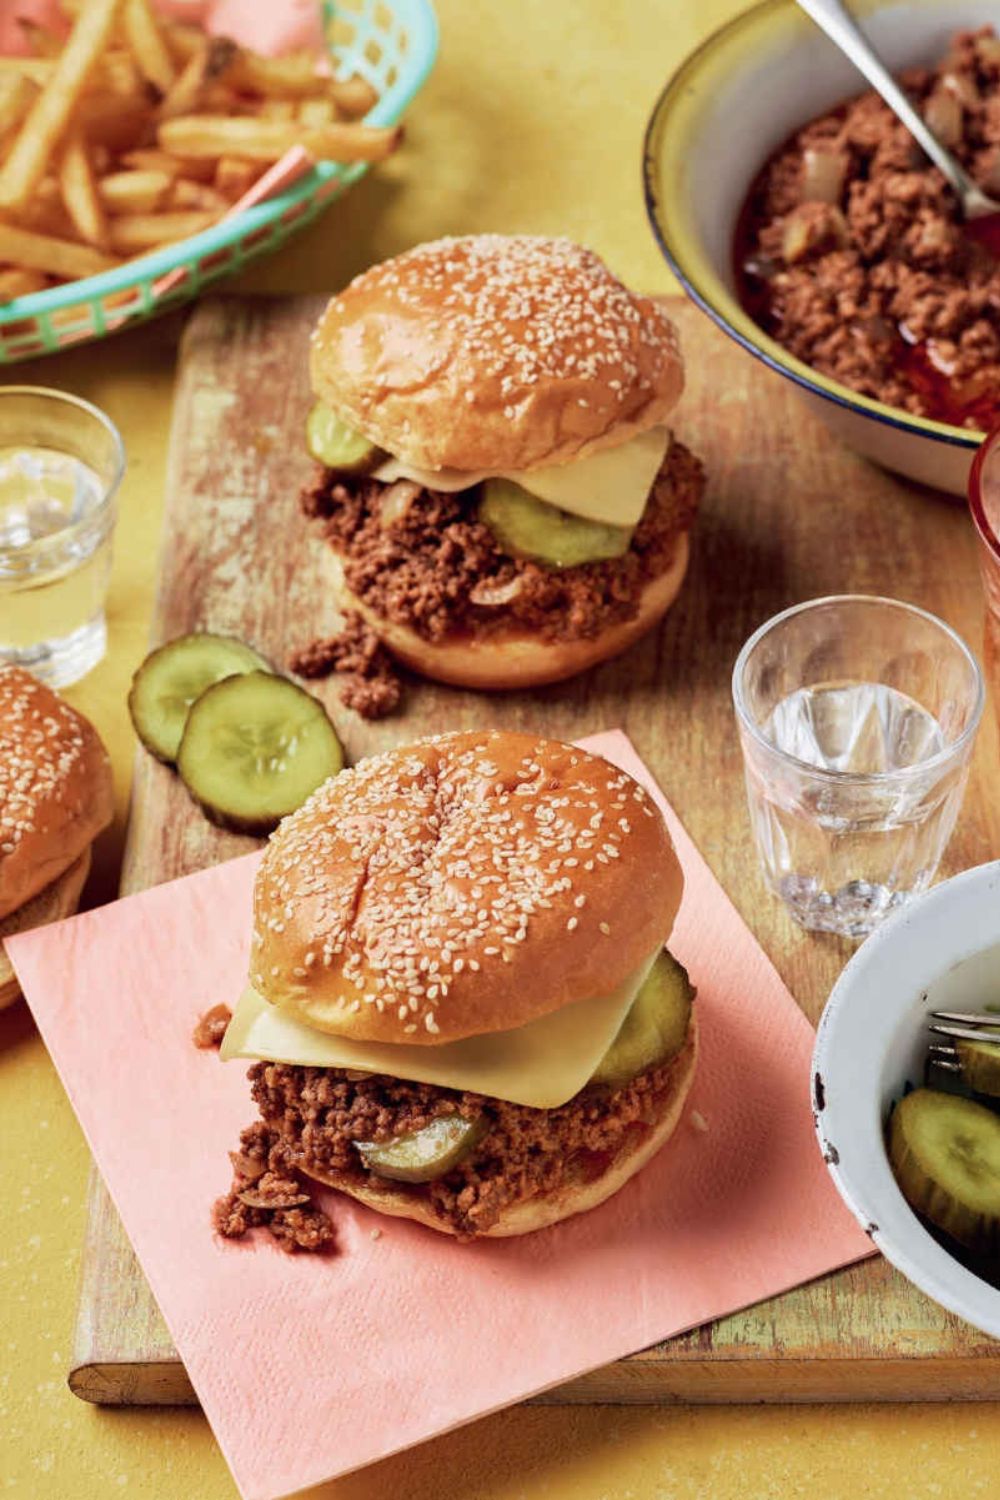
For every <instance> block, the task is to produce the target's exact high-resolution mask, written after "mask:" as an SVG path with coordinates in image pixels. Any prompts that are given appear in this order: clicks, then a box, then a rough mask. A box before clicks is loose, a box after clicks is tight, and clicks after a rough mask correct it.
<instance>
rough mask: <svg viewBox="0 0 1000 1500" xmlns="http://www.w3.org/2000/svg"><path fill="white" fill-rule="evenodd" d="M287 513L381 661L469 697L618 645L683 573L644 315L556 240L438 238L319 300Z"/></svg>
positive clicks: (665, 348) (673, 484)
mask: <svg viewBox="0 0 1000 1500" xmlns="http://www.w3.org/2000/svg"><path fill="white" fill-rule="evenodd" d="M310 369H311V375H312V383H313V388H314V390H315V393H316V396H317V398H318V399H317V404H316V406H315V407H314V408H313V411H312V413H311V415H310V417H309V421H308V424H307V436H308V441H309V447H310V450H311V452H312V453H313V455H314V456H315V457H316V458H317V459H318V460H319V463H320V469H319V471H318V472H317V475H316V477H315V480H314V481H313V482H312V483H311V484H310V485H309V486H307V488H306V490H305V492H304V495H303V505H304V508H305V510H306V513H307V514H308V515H309V516H311V517H314V518H316V519H318V520H319V521H321V522H322V527H323V532H324V535H325V539H326V542H327V544H328V553H327V556H328V559H329V562H330V570H331V575H332V578H333V585H334V588H335V590H336V593H337V596H338V599H339V601H340V603H341V604H342V605H343V606H344V608H345V609H347V610H349V611H351V612H353V613H356V614H358V615H360V616H361V617H362V618H363V619H364V620H365V621H366V622H367V624H368V625H369V626H370V627H371V628H372V629H373V630H374V631H375V633H376V635H377V636H378V638H379V639H380V640H381V641H382V642H383V644H384V645H385V646H386V647H388V649H389V650H390V651H391V652H392V654H393V655H394V656H396V657H397V658H398V659H399V660H400V661H402V662H404V663H406V664H407V665H409V666H411V667H413V668H415V669H416V670H417V671H419V672H422V673H423V674H425V675H426V676H428V677H433V678H437V679H439V680H440V681H443V682H451V683H456V684H460V685H464V686H468V687H477V688H511V687H525V686H530V685H532V684H539V683H544V682H554V681H557V680H559V679H561V678H564V677H569V676H572V675H573V674H574V673H576V672H580V671H582V670H583V669H584V668H586V667H589V666H592V665H593V664H595V663H596V662H599V661H603V660H605V659H606V658H607V657H610V656H614V655H616V654H617V653H618V652H621V651H623V650H625V649H626V647H628V646H630V645H631V644H632V643H633V642H634V641H635V640H637V639H638V638H639V636H641V635H642V634H644V633H645V632H646V631H647V630H649V628H650V627H651V626H652V625H653V624H654V623H655V622H656V621H657V620H659V618H660V617H661V616H662V615H663V613H664V611H665V610H666V609H667V607H668V606H669V605H670V604H671V603H672V602H673V600H674V598H675V596H676V594H677V592H678V589H679V588H680V586H681V582H682V580H683V577H684V573H685V570H686V568H687V561H688V530H689V528H690V526H691V522H692V519H693V517H694V513H695V510H696V508H697V505H698V502H699V499H700V496H701V492H702V488H703V474H702V468H701V465H700V463H699V462H698V460H697V459H695V458H694V457H693V456H692V455H691V453H690V452H689V451H688V450H687V448H685V447H684V446H683V444H681V443H680V442H677V441H676V440H675V439H674V437H673V435H672V433H671V430H670V426H669V423H670V419H671V416H672V414H673V410H674V407H675V405H676V403H677V400H678V398H679V396H680V394H681V391H682V388H683V383H684V376H683V361H682V358H681V352H680V348H679V345H678V341H677V334H676V331H675V329H674V326H673V324H672V323H671V321H670V319H669V318H668V317H667V315H666V313H665V312H664V311H663V309H662V307H660V306H658V305H657V304H656V303H654V302H652V301H650V300H649V299H648V298H645V297H638V296H635V295H633V293H631V292H630V291H628V290H627V288H626V287H624V286H623V285H622V284H621V282H620V281H618V280H617V279H616V278H615V277H614V276H613V275H612V274H611V272H610V271H609V270H608V269H607V267H606V266H605V265H604V264H603V262H602V261H601V260H600V259H599V258H598V257H597V256H596V255H595V254H593V253H592V252H591V251H589V250H585V249H583V248H581V247H580V246H578V245H574V244H571V243H570V242H569V241H568V240H554V239H543V238H535V237H529V236H514V237H507V236H503V235H478V236H470V237H467V238H461V239H443V240H437V241H435V242H433V243H431V244H425V245H419V246H417V247H416V249H413V250H410V251H408V252H407V253H406V254H404V255H401V256H398V257H397V258H396V259H394V260H390V261H386V262H385V263H384V264H382V265H378V266H375V267H373V268H372V269H371V270H369V271H366V272H365V273H364V274H363V275H361V276H359V277H357V278H356V279H355V280H354V281H353V282H351V284H350V285H349V286H348V287H347V288H346V289H345V290H344V291H343V292H341V293H340V294H339V295H338V296H336V297H334V298H333V300H332V301H331V302H330V304H329V306H328V308H327V309H326V312H325V313H324V315H323V317H322V318H321V319H320V321H319V324H318V326H317V328H316V330H315V332H314V335H313V340H312V350H311V363H310Z"/></svg>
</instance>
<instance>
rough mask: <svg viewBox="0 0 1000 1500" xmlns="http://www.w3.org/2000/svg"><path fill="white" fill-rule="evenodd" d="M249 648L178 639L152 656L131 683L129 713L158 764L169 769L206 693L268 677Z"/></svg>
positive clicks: (215, 638)
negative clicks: (250, 676) (238, 679)
mask: <svg viewBox="0 0 1000 1500" xmlns="http://www.w3.org/2000/svg"><path fill="white" fill-rule="evenodd" d="M269 670H270V666H269V664H268V663H267V662H266V661H265V660H264V658H263V657H262V656H261V655H259V653H258V652H256V651H254V650H253V649H252V648H251V647H250V646H245V645H244V644H243V642H242V641H237V640H233V638H232V637H231V636H227V635H206V634H204V633H200V634H195V635H182V636H179V637H178V639H177V640H175V641H170V642H169V643H168V644H167V645H166V646H160V647H159V649H158V650H156V651H151V652H150V654H149V655H148V656H147V657H146V660H145V661H144V662H143V663H142V666H141V667H140V668H139V670H138V671H137V672H136V674H135V676H134V677H133V678H132V690H131V692H130V693H129V695H128V711H129V713H130V714H131V716H132V723H133V724H134V726H135V732H136V734H137V735H138V736H139V738H140V740H141V741H142V743H143V744H144V745H145V747H146V749H147V750H149V751H150V752H151V754H153V755H155V756H156V758H157V760H162V761H165V762H166V764H167V765H168V766H169V765H173V763H174V761H175V760H176V759H177V750H178V747H179V746H180V742H181V736H182V735H183V733H184V725H185V723H186V722H187V716H188V713H189V712H190V709H191V705H192V703H194V701H195V699H196V698H200V697H201V695H202V693H203V692H204V691H205V689H206V688H209V687H211V686H212V684H213V683H215V682H219V681H221V679H222V678H223V677H232V676H233V675H234V674H235V673H238V672H255V671H261V672H267V671H269Z"/></svg>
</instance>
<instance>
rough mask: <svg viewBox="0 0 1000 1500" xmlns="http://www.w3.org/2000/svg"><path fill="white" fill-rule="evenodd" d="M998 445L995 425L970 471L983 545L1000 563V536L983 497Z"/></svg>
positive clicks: (974, 514)
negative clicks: (987, 468) (992, 458)
mask: <svg viewBox="0 0 1000 1500" xmlns="http://www.w3.org/2000/svg"><path fill="white" fill-rule="evenodd" d="M998 446H1000V427H993V428H991V430H990V431H989V432H988V433H987V434H986V436H985V437H984V439H983V441H982V443H981V444H980V445H979V447H978V448H977V450H976V456H975V458H974V459H973V460H972V468H971V469H970V471H969V510H970V512H971V514H972V519H973V522H974V524H975V527H976V530H977V531H978V532H979V537H980V540H981V541H982V543H983V546H984V547H986V549H987V550H988V551H989V552H990V554H991V555H992V557H993V560H994V562H996V563H997V564H1000V536H997V532H996V528H995V527H994V526H993V524H992V522H991V521H990V519H989V517H988V516H987V514H986V505H985V503H984V498H983V488H984V483H983V476H984V473H985V469H986V465H987V463H988V462H989V460H990V458H991V456H992V454H993V452H994V449H996V448H997V447H998ZM998 491H1000V485H998Z"/></svg>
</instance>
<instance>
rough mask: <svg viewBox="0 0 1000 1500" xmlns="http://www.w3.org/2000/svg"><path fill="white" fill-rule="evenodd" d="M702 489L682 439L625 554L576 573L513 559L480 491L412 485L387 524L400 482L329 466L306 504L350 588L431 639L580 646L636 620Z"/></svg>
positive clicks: (314, 484)
mask: <svg viewBox="0 0 1000 1500" xmlns="http://www.w3.org/2000/svg"><path fill="white" fill-rule="evenodd" d="M704 482H705V481H704V472H703V469H702V465H701V464H700V462H699V461H698V459H696V458H695V457H694V456H693V455H692V454H691V453H690V452H689V451H688V449H687V448H685V447H684V445H683V444H682V443H677V442H674V443H672V444H671V445H670V448H669V449H668V451H667V456H666V458H665V459H664V462H663V467H662V468H661V469H660V472H659V474H658V475H657V477H656V480H655V481H654V483H653V488H652V491H651V493H650V498H649V501H648V502H647V505H646V510H645V513H644V514H643V517H642V520H641V521H640V523H639V525H638V526H637V527H636V530H635V534H634V536H633V538H632V545H631V547H630V548H629V550H628V552H627V553H626V554H625V556H624V557H620V558H615V559H614V560H613V561H610V562H597V563H585V564H583V565H581V566H579V567H575V568H549V567H546V566H545V565H544V564H543V563H537V562H532V561H530V560H529V559H526V558H515V557H510V556H508V555H507V554H506V553H505V552H503V550H502V549H501V547H500V545H499V543H498V542H497V540H496V538H495V537H494V535H493V533H492V531H490V529H489V527H488V526H485V525H483V524H482V522H480V521H479V520H478V519H477V515H476V506H477V503H478V499H479V491H478V489H476V488H473V489H468V490H461V491H459V492H458V493H456V494H443V493H441V492H440V491H437V490H426V489H420V488H419V487H417V486H414V487H413V492H412V494H411V495H410V496H409V498H408V502H407V504H406V505H405V506H404V507H402V508H401V510H400V511H399V512H398V513H394V514H393V516H392V518H391V519H390V520H386V518H385V517H384V516H383V515H381V500H382V497H383V495H384V494H385V492H386V490H387V489H389V488H391V486H386V485H385V484H383V483H381V482H380V481H379V480H377V479H372V478H370V477H369V478H356V479H342V478H338V477H336V476H335V475H334V474H333V473H332V472H331V471H330V470H328V469H322V468H320V469H317V471H316V475H315V477H314V479H313V480H312V482H311V483H310V484H308V485H307V486H306V487H305V489H304V490H303V493H302V502H301V503H302V508H303V510H304V512H305V514H306V515H307V516H309V517H310V518H312V519H315V520H318V521H320V522H321V523H322V526H323V530H324V534H325V536H326V539H327V541H328V542H329V544H330V546H331V547H333V549H334V551H335V552H337V553H338V554H339V555H340V557H341V559H342V561H343V566H344V578H345V581H346V583H347V586H348V588H349V589H351V591H352V592H353V593H354V594H355V595H356V596H357V597H358V598H359V599H361V600H363V601H364V603H366V604H368V605H370V606H371V608H372V609H374V610H375V611H376V612H377V613H378V614H379V615H381V616H383V618H385V619H387V620H392V621H396V622H397V623H399V624H402V625H406V626H408V627H409V628H410V629H411V630H414V631H416V633H417V634H418V635H420V636H422V637H423V638H424V639H425V640H428V641H441V640H443V639H444V638H445V637H446V636H449V635H451V634H453V633H457V634H464V633H468V634H472V635H475V636H479V637H482V636H490V635H493V634H501V635H502V634H503V633H504V632H505V631H509V630H510V629H511V627H512V626H513V627H514V628H516V629H519V630H524V629H530V630H531V631H532V632H533V633H535V634H536V635H537V636H538V637H539V638H540V639H542V640H581V639H589V638H592V637H593V636H595V635H598V634H600V632H601V631H602V630H605V629H606V628H607V627H608V626H609V625H614V624H617V623H619V622H621V621H625V620H630V619H634V618H635V616H636V614H637V613H638V607H639V598H640V596H641V594H642V590H643V588H644V587H645V586H646V584H647V583H649V582H650V580H651V579H653V578H655V577H657V576H658V575H659V574H660V573H662V572H664V571H665V569H666V568H667V567H669V565H670V563H671V561H672V560H673V557H674V554H675V552H676V548H677V545H678V540H679V537H680V535H681V533H682V532H685V531H687V530H688V529H689V527H690V525H691V522H692V520H693V518H694V513H695V511H696V509H697V507H698V503H699V501H700V499H701V494H702V490H703V489H704Z"/></svg>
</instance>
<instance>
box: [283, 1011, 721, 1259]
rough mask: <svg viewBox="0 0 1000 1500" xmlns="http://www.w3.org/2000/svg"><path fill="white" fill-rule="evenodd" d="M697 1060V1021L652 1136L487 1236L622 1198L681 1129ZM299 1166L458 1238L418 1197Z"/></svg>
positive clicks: (378, 1206) (521, 1208)
mask: <svg viewBox="0 0 1000 1500" xmlns="http://www.w3.org/2000/svg"><path fill="white" fill-rule="evenodd" d="M697 1061H698V1030H697V1021H696V1020H695V1018H694V1017H692V1018H691V1025H690V1027H689V1028H688V1035H687V1040H686V1041H685V1043H684V1046H683V1048H682V1049H681V1051H680V1052H679V1053H678V1055H677V1058H676V1063H675V1066H674V1067H673V1069H672V1070H671V1074H670V1083H669V1086H668V1088H667V1090H666V1091H665V1093H664V1094H663V1096H662V1098H661V1101H660V1110H659V1114H658V1116H657V1118H656V1119H655V1120H653V1121H651V1122H650V1123H651V1124H652V1127H653V1128H652V1130H651V1131H650V1133H649V1135H647V1136H646V1137H645V1139H643V1140H642V1141H640V1142H639V1143H638V1145H636V1146H635V1147H633V1148H632V1149H630V1150H624V1151H620V1152H619V1153H618V1155H617V1156H616V1157H615V1158H614V1160H613V1161H612V1162H611V1163H610V1165H609V1166H608V1168H607V1170H606V1171H604V1172H602V1173H601V1175H600V1176H599V1177H595V1178H594V1179H593V1180H592V1181H590V1182H585V1183H578V1184H567V1185H566V1186H565V1187H564V1188H562V1189H560V1190H559V1191H558V1192H555V1193H546V1194H540V1195H539V1196H538V1197H535V1198H527V1199H524V1200H523V1201H522V1202H520V1203H514V1204H512V1205H511V1206H510V1208H508V1209H507V1210H506V1211H505V1212H504V1213H503V1214H502V1215H501V1217H500V1219H499V1220H498V1221H497V1223H496V1224H494V1225H493V1227H492V1228H491V1229H488V1230H486V1231H485V1235H484V1236H483V1237H484V1238H485V1237H491V1238H495V1239H506V1238H510V1237H511V1236H513V1235H517V1234H531V1233H533V1231H534V1230H536V1229H547V1228H548V1227H549V1225H551V1224H558V1223H559V1222H560V1221H561V1220H563V1219H569V1218H572V1216H573V1215H574V1214H582V1213H586V1212H587V1211H588V1210H589V1209H592V1208H597V1207H598V1205H599V1204H601V1203H604V1202H605V1201H606V1200H607V1199H608V1198H610V1197H612V1196H613V1194H615V1193H617V1192H618V1190H619V1188H622V1187H624V1186H625V1184H626V1183H627V1182H628V1181H629V1179H630V1178H632V1177H634V1176H635V1175H636V1173H637V1172H640V1171H641V1170H642V1168H643V1167H644V1166H645V1165H646V1163H647V1162H648V1161H651V1160H652V1158H653V1157H654V1156H655V1155H656V1153H657V1152H658V1151H659V1150H660V1148H661V1146H664V1145H666V1143H667V1141H668V1140H669V1139H670V1137H671V1136H672V1135H673V1133H674V1131H675V1130H676V1129H677V1126H678V1124H679V1123H680V1118H681V1114H682V1112H683V1109H684V1103H685V1101H686V1099H687V1096H688V1092H689V1091H690V1088H691V1082H692V1079H693V1078H694V1073H695V1067H696V1065H697ZM298 1165H299V1167H300V1169H301V1170H302V1171H304V1172H306V1173H307V1174H308V1175H309V1176H312V1177H315V1179H316V1180H317V1181H318V1182H328V1185H329V1186H331V1187H336V1188H337V1189H338V1191H340V1192H342V1193H347V1194H348V1195H349V1196H350V1197H352V1198H357V1200H358V1202H359V1203H363V1204H364V1205H365V1206H366V1207H367V1208H373V1209H375V1210H376V1211H377V1212H378V1213H381V1214H389V1215H390V1216H391V1217H393V1218H397V1219H415V1220H416V1222H417V1223H418V1224H426V1226H427V1227H428V1228H429V1229H437V1230H439V1231H440V1232H441V1233H443V1234H454V1233H455V1229H454V1227H453V1226H452V1225H451V1224H448V1223H446V1222H445V1221H444V1220H442V1219H439V1218H437V1217H436V1216H435V1215H434V1213H433V1211H432V1210H431V1209H430V1208H429V1206H428V1205H427V1203H426V1201H425V1200H424V1199H423V1198H421V1197H420V1196H419V1194H416V1193H408V1192H406V1191H405V1190H402V1189H395V1188H390V1187H370V1186H368V1185H367V1184H355V1183H351V1184H350V1185H347V1184H345V1183H344V1182H342V1181H334V1180H328V1179H326V1178H324V1177H323V1175H322V1173H321V1172H310V1171H309V1169H308V1168H307V1167H304V1166H302V1164H301V1163H299V1164H298Z"/></svg>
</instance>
